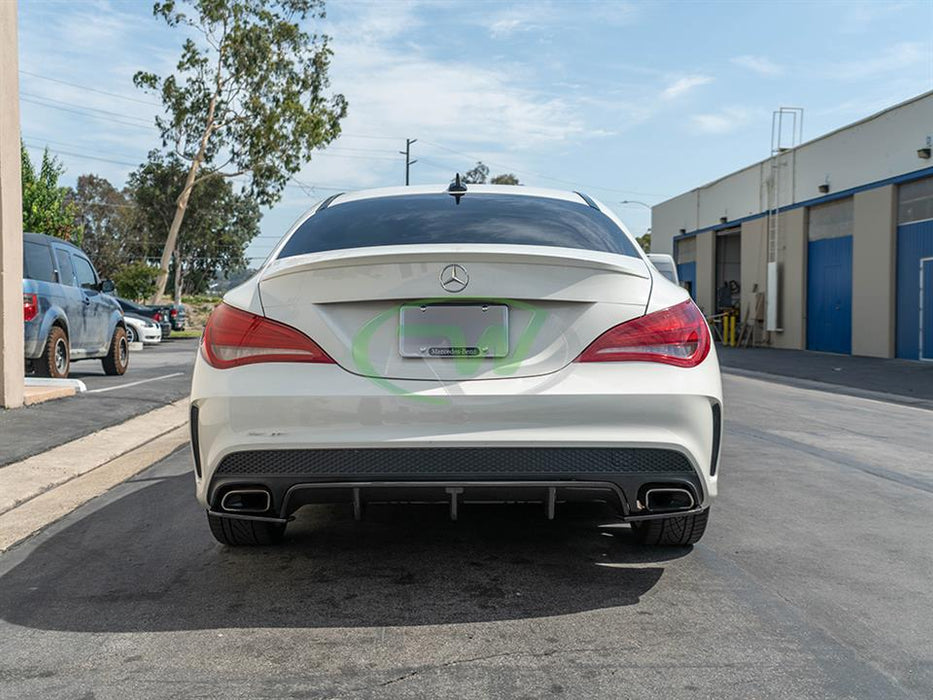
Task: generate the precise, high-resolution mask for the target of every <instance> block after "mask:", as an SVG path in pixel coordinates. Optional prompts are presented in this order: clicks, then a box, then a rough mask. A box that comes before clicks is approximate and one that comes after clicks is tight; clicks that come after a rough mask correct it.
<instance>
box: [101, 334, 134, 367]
mask: <svg viewBox="0 0 933 700" xmlns="http://www.w3.org/2000/svg"><path fill="white" fill-rule="evenodd" d="M100 362H101V364H102V365H103V366H104V373H105V374H109V375H110V376H118V375H121V374H123V373H124V372H126V368H127V367H129V364H130V348H129V344H128V343H127V341H126V329H124V328H123V327H122V326H117V327H116V328H115V329H114V331H113V338H112V339H111V340H110V349H109V350H108V351H107V356H106V357H104V358H103V359H102V360H101V361H100Z"/></svg>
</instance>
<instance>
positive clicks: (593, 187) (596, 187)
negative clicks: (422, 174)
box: [425, 141, 666, 197]
mask: <svg viewBox="0 0 933 700" xmlns="http://www.w3.org/2000/svg"><path fill="white" fill-rule="evenodd" d="M425 143H426V144H429V145H431V146H434V147H435V148H440V149H441V150H443V151H448V152H450V153H454V154H456V155H458V156H463V157H464V158H469V159H470V160H474V161H477V162H479V161H482V162H484V163H486V165H492V166H495V167H496V168H497V169H499V170H504V171H506V172H513V173H517V174H519V175H531V176H533V177H538V178H541V179H542V180H551V181H552V182H561V183H563V184H565V185H571V186H574V187H581V188H585V189H591V190H602V191H604V192H619V193H621V194H634V195H638V196H641V197H664V196H666V195H663V194H657V193H652V192H636V191H635V190H620V189H615V188H612V187H602V186H601V185H587V184H585V183H580V182H574V181H573V180H565V179H563V178H559V177H552V176H550V175H543V174H542V173H536V172H533V171H531V170H515V169H514V168H510V167H507V166H505V165H503V164H502V163H494V162H492V161H490V160H483V159H482V158H477V157H476V156H473V155H470V154H469V153H464V152H463V151H457V150H455V149H453V148H448V147H447V146H443V145H441V144H439V143H436V142H434V141H425Z"/></svg>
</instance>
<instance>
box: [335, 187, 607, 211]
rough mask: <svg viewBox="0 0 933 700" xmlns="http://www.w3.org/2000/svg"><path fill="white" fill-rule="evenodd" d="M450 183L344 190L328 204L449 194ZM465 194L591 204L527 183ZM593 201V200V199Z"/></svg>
mask: <svg viewBox="0 0 933 700" xmlns="http://www.w3.org/2000/svg"><path fill="white" fill-rule="evenodd" d="M448 187H449V185H446V184H437V185H412V186H400V187H380V188H376V189H369V190H356V191H354V192H343V193H341V194H338V195H335V196H334V197H332V198H331V199H330V200H328V203H327V206H329V207H333V206H338V205H340V204H347V203H348V202H357V201H360V200H362V199H377V198H380V197H401V196H410V195H419V194H447V188H448ZM466 188H467V189H466V192H465V193H464V196H466V197H469V196H470V195H471V194H509V195H517V196H520V197H542V198H546V199H561V200H564V201H565V202H575V203H577V204H585V205H590V206H592V204H590V202H588V201H587V199H588V198H587V197H585V196H584V195H582V194H580V193H578V192H568V191H566V190H552V189H548V188H544V187H527V186H525V185H471V184H466ZM591 201H592V200H591Z"/></svg>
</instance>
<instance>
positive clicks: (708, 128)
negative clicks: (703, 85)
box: [690, 107, 751, 134]
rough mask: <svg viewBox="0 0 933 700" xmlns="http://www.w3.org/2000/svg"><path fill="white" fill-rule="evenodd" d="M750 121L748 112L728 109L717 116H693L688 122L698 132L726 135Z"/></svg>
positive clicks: (736, 108)
mask: <svg viewBox="0 0 933 700" xmlns="http://www.w3.org/2000/svg"><path fill="white" fill-rule="evenodd" d="M750 119H751V115H750V114H749V112H748V110H746V109H743V108H741V107H730V108H727V109H724V110H723V111H721V112H719V113H717V114H695V115H694V116H692V117H691V118H690V121H691V122H692V123H693V126H694V127H695V128H696V129H697V130H698V131H702V132H704V133H707V134H727V133H729V132H731V131H735V130H736V129H738V128H739V127H742V126H744V125H745V124H747V123H748V122H749V121H750Z"/></svg>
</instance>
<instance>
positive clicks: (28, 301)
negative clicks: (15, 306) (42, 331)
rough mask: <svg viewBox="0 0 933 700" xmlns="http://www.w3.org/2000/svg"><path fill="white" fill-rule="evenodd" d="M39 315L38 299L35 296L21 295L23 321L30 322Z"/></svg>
mask: <svg viewBox="0 0 933 700" xmlns="http://www.w3.org/2000/svg"><path fill="white" fill-rule="evenodd" d="M38 315H39V297H37V296H36V295H35V294H23V320H24V321H31V320H32V319H34V318H35V317H36V316H38Z"/></svg>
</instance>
